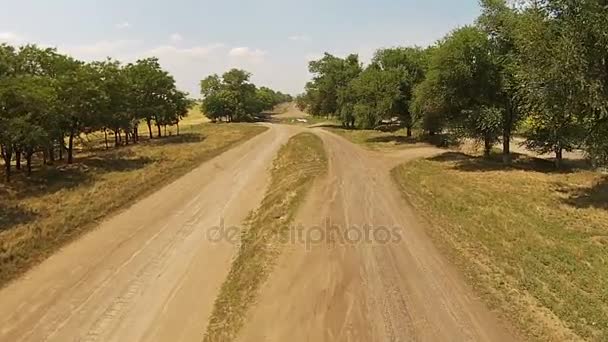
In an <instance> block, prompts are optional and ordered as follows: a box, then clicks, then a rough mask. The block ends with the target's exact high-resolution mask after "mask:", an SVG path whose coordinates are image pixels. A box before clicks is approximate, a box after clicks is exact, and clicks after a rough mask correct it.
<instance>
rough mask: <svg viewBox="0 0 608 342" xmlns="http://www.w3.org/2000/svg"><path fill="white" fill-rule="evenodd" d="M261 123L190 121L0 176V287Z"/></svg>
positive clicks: (243, 138)
mask: <svg viewBox="0 0 608 342" xmlns="http://www.w3.org/2000/svg"><path fill="white" fill-rule="evenodd" d="M265 130H266V128H265V127H262V126H255V125H247V124H230V125H214V124H203V125H198V126H192V127H189V128H188V133H187V134H182V135H180V136H175V135H174V136H171V137H166V138H163V139H154V140H142V142H141V143H140V144H137V145H131V146H127V147H122V148H118V149H110V150H107V151H95V152H89V153H85V152H81V153H79V154H77V155H76V160H75V164H73V165H63V164H62V165H60V166H57V167H44V168H40V169H37V170H34V173H33V175H32V176H31V177H30V178H26V177H24V176H23V175H22V174H16V175H15V178H14V180H13V182H11V183H10V184H6V183H2V182H0V286H4V285H6V283H7V282H8V281H10V280H11V279H14V278H15V277H17V276H18V275H20V274H22V273H23V272H25V271H26V270H27V269H28V268H30V267H31V266H32V265H34V264H35V263H37V262H40V261H42V260H44V259H45V258H46V257H48V256H49V255H50V254H52V253H53V252H54V251H55V250H57V249H58V248H59V247H61V246H62V245H64V244H65V243H67V242H69V241H71V240H73V239H74V238H76V237H77V236H79V235H81V234H82V233H83V232H85V231H87V230H89V229H90V228H91V227H94V226H95V225H96V223H97V222H98V221H100V220H102V219H103V218H105V217H107V216H108V215H110V214H112V213H114V212H116V211H117V210H118V209H120V208H123V207H125V206H127V205H129V204H131V203H133V202H134V201H136V200H137V199H139V198H141V197H143V196H145V195H147V194H149V193H151V192H153V191H155V190H157V189H159V188H160V187H162V186H163V185H165V184H167V183H169V182H171V181H173V180H175V179H177V178H179V177H180V176H182V175H184V174H186V173H187V172H188V171H191V170H192V169H194V168H195V167H196V166H198V165H200V164H201V163H202V162H204V161H206V160H209V159H211V158H213V157H215V156H217V155H219V154H221V153H222V152H224V151H226V150H228V149H230V148H232V147H234V146H236V145H237V144H239V143H241V142H244V141H246V140H248V139H250V138H252V137H253V136H255V135H257V134H259V133H261V132H263V131H265Z"/></svg>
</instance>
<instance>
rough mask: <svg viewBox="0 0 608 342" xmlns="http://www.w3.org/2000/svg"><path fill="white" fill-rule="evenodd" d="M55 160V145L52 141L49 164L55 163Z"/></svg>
mask: <svg viewBox="0 0 608 342" xmlns="http://www.w3.org/2000/svg"><path fill="white" fill-rule="evenodd" d="M54 162H55V146H53V144H52V143H51V147H49V164H51V165H52V164H53V163H54Z"/></svg>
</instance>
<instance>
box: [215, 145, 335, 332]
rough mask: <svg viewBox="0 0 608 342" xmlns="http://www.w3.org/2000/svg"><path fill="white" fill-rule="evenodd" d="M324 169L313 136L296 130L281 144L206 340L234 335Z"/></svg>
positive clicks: (323, 158)
mask: <svg viewBox="0 0 608 342" xmlns="http://www.w3.org/2000/svg"><path fill="white" fill-rule="evenodd" d="M326 170H327V157H326V155H325V150H324V148H323V142H322V141H321V139H320V138H319V137H317V136H316V135H314V134H311V133H301V134H298V135H296V136H294V137H293V138H291V139H290V140H289V141H288V142H287V144H286V145H285V146H283V147H282V148H281V150H280V151H279V153H278V156H277V157H276V159H275V160H274V164H273V168H272V171H271V181H270V186H269V189H268V191H267V192H266V195H265V197H264V199H263V200H262V203H261V205H260V207H259V208H258V209H257V210H256V211H255V212H253V213H252V214H251V216H250V218H249V222H248V224H247V229H246V230H244V231H243V232H242V238H241V246H240V249H239V251H238V255H237V256H236V259H235V260H234V261H233V264H232V268H231V269H230V272H229V274H228V277H227V279H226V281H225V282H224V284H223V285H222V288H221V290H220V294H219V296H218V298H217V299H216V302H215V306H214V308H213V313H212V315H211V318H210V321H209V325H208V327H207V331H206V333H205V338H204V340H205V341H230V340H234V338H235V337H236V336H237V333H238V331H239V330H240V328H241V327H242V326H243V323H244V319H245V317H246V314H247V309H248V308H249V306H250V304H251V303H252V302H253V301H254V300H255V297H256V295H257V293H258V290H259V288H260V286H261V285H262V284H263V282H264V281H265V280H266V279H267V278H268V276H269V274H270V272H271V271H272V268H273V266H274V261H275V260H276V258H277V256H278V254H279V253H280V251H281V248H280V246H281V243H280V241H281V237H282V236H283V234H286V233H287V232H288V228H289V225H290V224H291V223H292V221H293V219H294V216H295V214H296V211H297V209H298V207H299V205H300V203H301V202H302V200H303V199H304V197H305V195H306V193H307V191H308V190H309V189H310V187H311V185H312V184H313V181H314V180H315V179H316V178H317V177H318V176H319V175H322V174H324V173H325V172H326Z"/></svg>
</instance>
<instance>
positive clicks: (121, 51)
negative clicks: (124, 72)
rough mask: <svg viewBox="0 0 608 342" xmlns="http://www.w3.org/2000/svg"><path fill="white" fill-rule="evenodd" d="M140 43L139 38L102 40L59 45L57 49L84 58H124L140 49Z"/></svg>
mask: <svg viewBox="0 0 608 342" xmlns="http://www.w3.org/2000/svg"><path fill="white" fill-rule="evenodd" d="M142 44H143V42H142V41H140V40H129V39H119V40H102V41H98V42H95V43H90V44H81V45H67V46H59V50H60V51H63V52H65V53H68V54H70V55H73V56H74V57H77V58H81V59H84V60H95V59H104V58H106V57H108V56H109V57H113V58H117V59H124V58H127V57H128V56H129V55H131V54H132V53H134V52H135V51H137V50H140V49H141V47H142ZM140 51H141V50H140Z"/></svg>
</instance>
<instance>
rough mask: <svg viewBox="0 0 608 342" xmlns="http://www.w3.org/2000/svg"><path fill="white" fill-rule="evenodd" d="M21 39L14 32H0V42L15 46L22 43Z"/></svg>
mask: <svg viewBox="0 0 608 342" xmlns="http://www.w3.org/2000/svg"><path fill="white" fill-rule="evenodd" d="M23 40H24V39H23V37H22V36H21V35H19V34H17V33H15V32H0V42H2V43H9V44H16V43H21V42H23Z"/></svg>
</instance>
